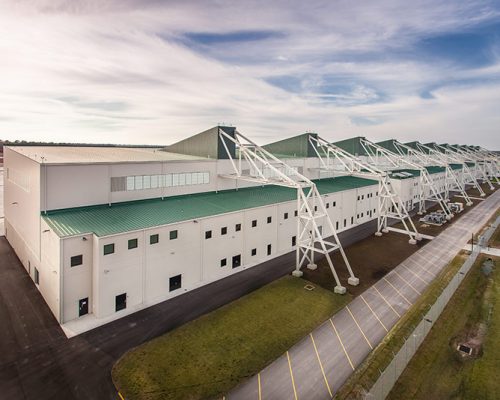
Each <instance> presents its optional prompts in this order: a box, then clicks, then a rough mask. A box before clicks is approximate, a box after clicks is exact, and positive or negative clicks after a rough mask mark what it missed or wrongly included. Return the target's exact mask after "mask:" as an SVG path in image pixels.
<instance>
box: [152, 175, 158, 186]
mask: <svg viewBox="0 0 500 400" xmlns="http://www.w3.org/2000/svg"><path fill="white" fill-rule="evenodd" d="M157 187H158V175H151V189H156V188H157Z"/></svg>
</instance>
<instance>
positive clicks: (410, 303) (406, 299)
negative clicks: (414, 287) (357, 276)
mask: <svg viewBox="0 0 500 400" xmlns="http://www.w3.org/2000/svg"><path fill="white" fill-rule="evenodd" d="M382 279H383V280H384V281H385V282H386V283H388V284H389V285H390V286H391V287H392V288H393V289H394V290H395V291H396V293H397V294H399V295H400V296H401V297H402V298H403V299H404V300H405V301H406V302H407V303H408V304H409V305H410V306H411V305H412V304H413V303H412V302H411V301H410V300H408V298H407V297H406V296H405V295H404V294H403V293H401V292H400V291H399V290H398V289H397V288H396V287H395V286H394V285H393V284H392V283H391V282H389V281H388V280H387V278H386V277H385V276H384V277H383V278H382Z"/></svg>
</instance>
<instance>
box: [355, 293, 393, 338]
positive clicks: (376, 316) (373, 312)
mask: <svg viewBox="0 0 500 400" xmlns="http://www.w3.org/2000/svg"><path fill="white" fill-rule="evenodd" d="M360 297H361V300H363V301H364V302H365V304H366V305H367V306H368V308H369V309H370V311H371V312H372V314H373V315H375V318H377V320H378V322H380V325H382V327H383V328H384V329H385V331H386V332H389V330H388V329H387V327H386V326H385V325H384V323H383V322H382V320H381V319H380V318H379V317H378V315H377V314H375V311H373V308H371V306H370V305H369V304H368V302H367V301H366V300H365V298H364V297H363V295H360Z"/></svg>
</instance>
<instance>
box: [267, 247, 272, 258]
mask: <svg viewBox="0 0 500 400" xmlns="http://www.w3.org/2000/svg"><path fill="white" fill-rule="evenodd" d="M271 249H272V247H271V245H270V244H268V245H267V255H268V256H270V255H271Z"/></svg>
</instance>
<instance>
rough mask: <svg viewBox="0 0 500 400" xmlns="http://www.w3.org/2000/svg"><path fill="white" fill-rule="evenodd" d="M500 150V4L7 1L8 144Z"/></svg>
mask: <svg viewBox="0 0 500 400" xmlns="http://www.w3.org/2000/svg"><path fill="white" fill-rule="evenodd" d="M218 123H226V124H231V125H235V126H237V127H238V129H239V130H240V131H241V132H242V133H244V134H246V135H247V136H249V137H251V138H253V139H254V140H255V141H256V142H258V143H260V144H264V143H267V142H270V141H273V140H277V139H281V138H283V137H286V136H290V135H296V134H299V133H303V132H304V131H314V132H319V133H320V135H321V136H322V137H324V138H325V139H331V140H340V139H344V138H347V137H351V136H366V137H368V138H370V139H372V140H383V139H388V138H397V139H399V140H401V141H410V140H420V141H422V142H428V141H438V142H450V143H467V144H480V145H483V146H486V147H489V148H493V149H500V3H499V2H498V1H473V0H469V1H456V0H450V1H439V0H432V1H411V2H410V1H407V0H402V1H390V0H384V1H315V0H308V1H303V0H302V1H296V2H294V1H256V0H251V1H250V0H249V1H231V0H227V1H226V0H216V1H210V0H204V1H160V0H88V1H77V0H70V1H62V0H31V1H29V0H0V138H3V139H27V140H47V141H70V142H101V143H103V142H106V143H145V144H169V143H172V142H174V141H176V140H178V139H182V138H184V137H186V136H189V135H191V134H194V133H197V132H199V131H202V130H204V129H206V128H209V127H211V126H214V125H216V124H218Z"/></svg>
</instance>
